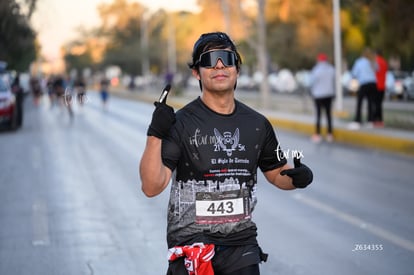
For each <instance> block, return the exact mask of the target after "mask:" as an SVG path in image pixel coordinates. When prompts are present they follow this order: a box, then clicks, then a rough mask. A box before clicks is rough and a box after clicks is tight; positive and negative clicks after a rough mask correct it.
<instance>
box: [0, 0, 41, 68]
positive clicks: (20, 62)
mask: <svg viewBox="0 0 414 275" xmlns="http://www.w3.org/2000/svg"><path fill="white" fill-rule="evenodd" d="M35 2H36V1H35V0H32V1H29V3H31V4H30V7H31V8H30V10H31V11H30V13H29V15H31V13H32V11H33V10H34V7H35ZM38 51H39V46H38V45H37V44H36V33H35V32H34V30H33V29H32V27H31V26H30V24H29V18H28V16H27V15H25V14H23V13H22V12H21V7H20V5H19V4H18V3H17V2H16V1H15V0H2V1H0V60H4V61H6V62H7V63H8V68H9V69H12V70H17V71H25V70H27V69H28V67H29V65H30V63H31V62H33V61H34V60H35V58H36V54H37V52H38Z"/></svg>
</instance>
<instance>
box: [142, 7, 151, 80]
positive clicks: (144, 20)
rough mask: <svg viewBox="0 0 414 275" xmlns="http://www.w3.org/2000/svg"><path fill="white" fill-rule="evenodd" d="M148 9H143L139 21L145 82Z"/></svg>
mask: <svg viewBox="0 0 414 275" xmlns="http://www.w3.org/2000/svg"><path fill="white" fill-rule="evenodd" d="M147 16H148V11H147V10H145V11H144V12H143V14H142V21H141V52H142V53H143V54H142V64H141V66H142V67H141V69H142V76H143V77H144V80H145V84H146V83H147V80H148V79H147V78H148V76H149V67H150V65H149V55H148V19H147Z"/></svg>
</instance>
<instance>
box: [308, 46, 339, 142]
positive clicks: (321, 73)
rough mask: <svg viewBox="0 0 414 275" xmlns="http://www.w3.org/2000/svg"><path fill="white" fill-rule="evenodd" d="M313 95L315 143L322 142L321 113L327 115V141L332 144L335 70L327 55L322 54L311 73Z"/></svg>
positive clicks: (313, 138) (313, 137)
mask: <svg viewBox="0 0 414 275" xmlns="http://www.w3.org/2000/svg"><path fill="white" fill-rule="evenodd" d="M310 78H311V95H312V98H313V100H314V102H315V108H316V125H315V134H314V135H313V136H312V141H313V142H316V143H318V142H320V141H321V112H322V110H323V111H324V112H325V114H326V120H327V126H328V127H327V135H326V140H327V141H328V142H332V140H333V132H332V100H333V99H334V97H335V68H334V66H332V64H330V63H329V62H328V58H327V56H326V54H324V53H320V54H319V55H318V57H317V63H316V65H315V66H314V67H313V68H312V71H311V77H310Z"/></svg>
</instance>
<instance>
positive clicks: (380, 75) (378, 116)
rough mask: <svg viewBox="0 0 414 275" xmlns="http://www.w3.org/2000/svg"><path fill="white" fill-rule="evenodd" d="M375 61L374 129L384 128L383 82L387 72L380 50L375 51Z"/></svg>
mask: <svg viewBox="0 0 414 275" xmlns="http://www.w3.org/2000/svg"><path fill="white" fill-rule="evenodd" d="M375 61H376V62H377V66H378V68H377V71H376V78H377V93H376V94H375V97H374V106H375V107H374V127H384V120H383V113H382V102H383V101H384V94H385V81H386V75H387V70H388V64H387V61H386V60H385V59H384V57H383V56H382V54H381V51H380V50H377V51H376V55H375Z"/></svg>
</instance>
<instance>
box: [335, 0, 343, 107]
mask: <svg viewBox="0 0 414 275" xmlns="http://www.w3.org/2000/svg"><path fill="white" fill-rule="evenodd" d="M332 1H333V19H334V31H333V33H334V55H335V90H336V110H337V112H339V113H341V112H342V111H343V93H342V84H341V77H342V54H341V52H342V49H341V48H342V47H341V23H340V13H339V12H340V3H339V0H332Z"/></svg>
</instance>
